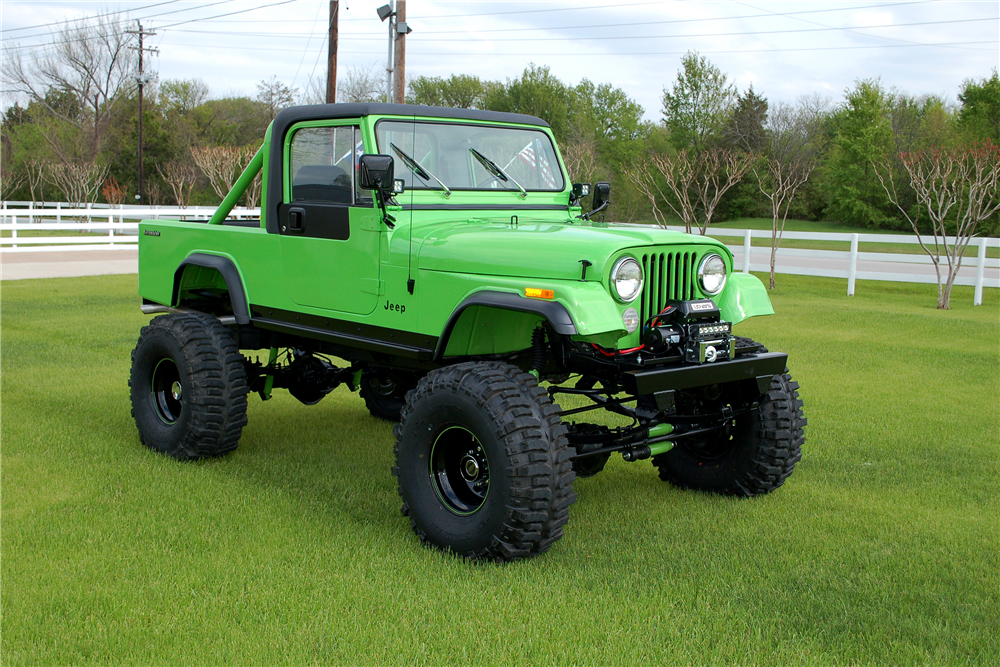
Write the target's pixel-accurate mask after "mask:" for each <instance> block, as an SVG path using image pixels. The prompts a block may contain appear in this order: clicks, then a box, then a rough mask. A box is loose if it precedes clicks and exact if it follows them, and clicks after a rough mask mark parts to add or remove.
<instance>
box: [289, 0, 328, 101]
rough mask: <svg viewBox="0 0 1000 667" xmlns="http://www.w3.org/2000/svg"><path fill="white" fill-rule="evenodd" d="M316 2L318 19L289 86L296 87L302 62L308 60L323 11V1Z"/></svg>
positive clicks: (314, 23)
mask: <svg viewBox="0 0 1000 667" xmlns="http://www.w3.org/2000/svg"><path fill="white" fill-rule="evenodd" d="M316 4H317V8H316V20H315V21H314V22H313V29H312V30H311V31H310V32H309V39H308V41H306V45H305V47H304V48H303V49H302V57H301V58H299V66H298V67H296V68H295V76H293V77H292V83H291V84H289V88H294V87H295V81H296V79H298V78H299V72H300V71H302V63H304V62H305V61H306V54H307V53H308V52H309V45H310V44H312V39H313V37H314V36H315V35H316V23H318V22H319V13H320V12H321V11H323V3H322V2H317V3H316Z"/></svg>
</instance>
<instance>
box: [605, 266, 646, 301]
mask: <svg viewBox="0 0 1000 667" xmlns="http://www.w3.org/2000/svg"><path fill="white" fill-rule="evenodd" d="M611 288H612V289H611V292H612V293H613V294H614V295H615V297H616V298H617V299H618V300H619V301H622V302H625V303H627V302H629V301H632V300H633V299H635V298H636V297H637V296H639V292H641V291H642V267H640V266H639V262H637V261H635V260H634V259H632V258H631V257H622V258H621V259H619V260H618V263H617V264H615V268H613V269H611Z"/></svg>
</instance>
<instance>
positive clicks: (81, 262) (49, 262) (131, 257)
mask: <svg viewBox="0 0 1000 667" xmlns="http://www.w3.org/2000/svg"><path fill="white" fill-rule="evenodd" d="M138 272H139V249H138V248H122V249H120V250H73V251H57V252H4V253H0V280H24V279H26V278H74V277H77V276H103V275H109V274H115V273H138Z"/></svg>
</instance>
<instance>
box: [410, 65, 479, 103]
mask: <svg viewBox="0 0 1000 667" xmlns="http://www.w3.org/2000/svg"><path fill="white" fill-rule="evenodd" d="M486 90H487V86H486V84H484V83H483V82H482V81H481V80H480V79H479V77H477V76H471V75H468V74H452V75H451V76H450V77H448V78H447V79H442V78H440V77H436V76H432V77H427V76H418V77H417V78H416V79H414V80H413V81H411V82H410V99H409V100H408V101H409V102H410V103H412V104H427V105H430V106H439V107H457V108H459V109H482V108H484V105H485V102H486Z"/></svg>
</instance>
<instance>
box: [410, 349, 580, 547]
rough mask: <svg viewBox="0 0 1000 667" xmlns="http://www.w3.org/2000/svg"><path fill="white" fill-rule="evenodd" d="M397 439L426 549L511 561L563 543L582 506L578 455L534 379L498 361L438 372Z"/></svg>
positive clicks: (413, 518)
mask: <svg viewBox="0 0 1000 667" xmlns="http://www.w3.org/2000/svg"><path fill="white" fill-rule="evenodd" d="M394 432H395V434H396V465H395V466H394V467H393V469H392V472H393V474H394V475H396V476H397V477H398V478H399V494H400V496H401V497H402V499H403V507H402V512H403V515H404V516H407V517H409V518H410V523H411V525H412V527H413V530H414V532H415V533H416V534H417V535H418V536H419V537H420V539H421V541H422V542H424V543H425V544H429V545H431V546H434V547H436V548H438V549H442V550H448V551H453V552H455V553H457V554H460V555H462V556H465V557H468V558H472V559H484V560H504V561H510V560H516V559H519V558H527V557H530V556H535V555H538V554H540V553H543V552H545V551H547V550H548V549H549V548H550V547H551V546H552V545H553V544H554V543H555V542H556V541H557V540H558V539H559V538H560V537H562V534H563V526H564V525H565V524H566V522H567V521H568V519H569V506H570V504H572V503H573V502H574V500H576V494H574V493H573V479H574V477H575V475H574V474H573V470H572V466H571V463H570V459H569V457H570V453H571V451H570V449H569V445H568V443H567V440H566V427H565V426H564V425H563V424H562V422H561V420H560V418H559V406H557V405H554V404H553V403H552V401H551V399H550V398H549V396H548V393H547V392H546V391H545V390H544V389H542V388H540V387H539V386H538V383H537V381H536V380H535V378H534V377H533V376H532V375H529V374H528V373H524V372H522V371H521V370H520V369H518V368H516V367H514V366H510V365H508V364H502V363H496V362H473V363H463V364H456V365H454V366H448V367H446V368H442V369H438V370H435V371H432V372H431V373H429V374H428V375H427V376H426V377H424V378H423V379H421V380H420V382H419V383H418V384H417V387H416V389H414V390H413V391H411V392H410V393H409V394H407V401H406V406H405V407H404V408H403V411H402V415H401V420H400V423H399V424H397V425H396V427H395V430H394Z"/></svg>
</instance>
